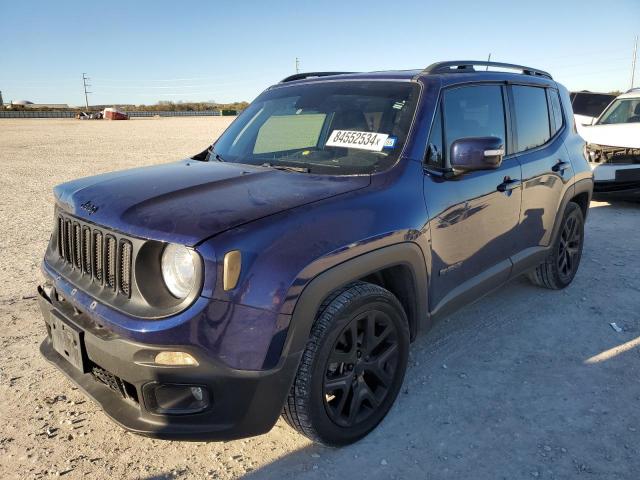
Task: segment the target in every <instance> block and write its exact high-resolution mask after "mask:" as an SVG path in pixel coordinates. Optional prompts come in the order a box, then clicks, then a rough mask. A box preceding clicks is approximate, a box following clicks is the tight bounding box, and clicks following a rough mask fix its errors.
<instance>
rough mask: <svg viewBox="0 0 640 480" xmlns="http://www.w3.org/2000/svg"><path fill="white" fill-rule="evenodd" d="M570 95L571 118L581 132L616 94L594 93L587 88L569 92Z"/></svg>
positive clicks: (580, 132) (594, 119)
mask: <svg viewBox="0 0 640 480" xmlns="http://www.w3.org/2000/svg"><path fill="white" fill-rule="evenodd" d="M570 96H571V107H572V108H573V118H574V120H575V122H576V129H577V130H578V133H579V134H582V129H583V127H584V126H585V125H591V124H592V123H593V122H595V121H596V119H597V118H598V117H599V116H600V114H601V113H602V112H604V109H605V108H607V106H609V104H610V103H611V102H612V101H614V100H615V99H616V96H615V95H611V94H610V93H596V92H589V91H587V90H583V91H581V92H571V95H570Z"/></svg>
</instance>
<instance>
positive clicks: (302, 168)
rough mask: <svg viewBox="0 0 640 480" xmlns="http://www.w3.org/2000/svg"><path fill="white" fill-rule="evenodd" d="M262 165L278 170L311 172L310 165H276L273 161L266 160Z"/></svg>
mask: <svg viewBox="0 0 640 480" xmlns="http://www.w3.org/2000/svg"><path fill="white" fill-rule="evenodd" d="M261 166H263V167H270V168H275V169H276V170H283V171H285V172H298V173H310V172H311V169H310V168H309V167H292V166H290V165H274V164H273V163H269V162H265V163H263V164H262V165H261Z"/></svg>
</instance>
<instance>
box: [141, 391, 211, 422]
mask: <svg viewBox="0 0 640 480" xmlns="http://www.w3.org/2000/svg"><path fill="white" fill-rule="evenodd" d="M143 392H144V398H145V404H146V407H147V409H148V410H149V411H150V412H152V413H155V414H159V415H188V414H194V413H200V412H202V411H203V410H206V409H207V408H208V407H209V404H210V395H209V390H207V387H205V386H202V385H180V384H174V383H148V384H147V385H145V386H144V387H143Z"/></svg>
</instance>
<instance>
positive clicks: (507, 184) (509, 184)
mask: <svg viewBox="0 0 640 480" xmlns="http://www.w3.org/2000/svg"><path fill="white" fill-rule="evenodd" d="M521 183H522V182H521V181H520V180H518V179H516V178H509V177H504V182H502V183H501V184H500V185H498V191H499V192H510V191H511V190H513V189H514V188H518V186H520V184H521Z"/></svg>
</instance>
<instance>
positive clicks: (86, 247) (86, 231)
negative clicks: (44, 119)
mask: <svg viewBox="0 0 640 480" xmlns="http://www.w3.org/2000/svg"><path fill="white" fill-rule="evenodd" d="M82 271H83V272H84V273H86V274H87V275H91V229H90V228H89V227H83V229H82Z"/></svg>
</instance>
